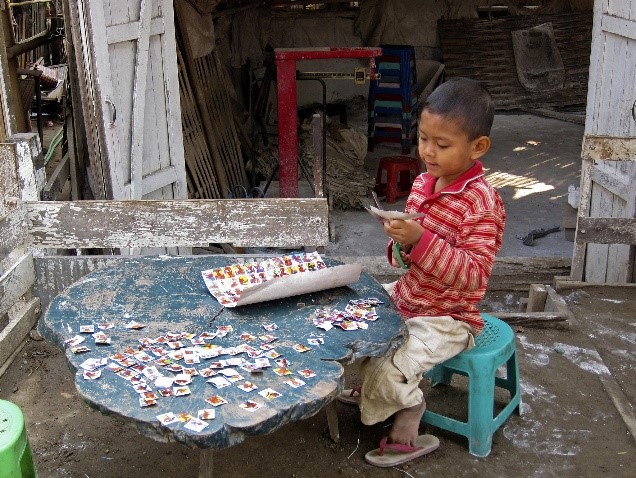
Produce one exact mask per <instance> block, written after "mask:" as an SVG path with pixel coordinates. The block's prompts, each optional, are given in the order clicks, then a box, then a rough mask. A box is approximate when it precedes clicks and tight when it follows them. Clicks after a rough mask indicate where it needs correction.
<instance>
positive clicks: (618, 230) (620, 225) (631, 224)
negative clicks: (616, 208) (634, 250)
mask: <svg viewBox="0 0 636 478" xmlns="http://www.w3.org/2000/svg"><path fill="white" fill-rule="evenodd" d="M576 242H577V243H588V244H589V243H592V244H632V245H633V244H636V219H624V218H616V217H579V219H578V227H577V230H576Z"/></svg>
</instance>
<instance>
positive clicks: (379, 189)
mask: <svg viewBox="0 0 636 478" xmlns="http://www.w3.org/2000/svg"><path fill="white" fill-rule="evenodd" d="M385 171H386V182H383V181H382V179H383V176H384V172H385ZM419 173H420V166H419V162H418V161H417V159H415V158H412V157H410V156H387V157H384V158H382V159H380V165H379V166H378V173H377V175H376V177H375V192H376V193H377V194H378V196H386V202H387V203H394V202H395V200H396V199H397V198H399V197H403V196H408V194H409V192H411V184H413V180H414V179H415V176H417V175H418V174H419Z"/></svg>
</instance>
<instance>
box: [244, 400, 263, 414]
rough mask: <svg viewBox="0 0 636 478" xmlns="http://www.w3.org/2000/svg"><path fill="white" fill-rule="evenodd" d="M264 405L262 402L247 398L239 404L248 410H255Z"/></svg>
mask: <svg viewBox="0 0 636 478" xmlns="http://www.w3.org/2000/svg"><path fill="white" fill-rule="evenodd" d="M262 406H263V405H262V404H260V403H258V402H255V401H253V400H247V401H245V402H243V403H241V404H240V405H239V407H241V408H242V409H243V410H247V411H248V412H255V411H256V410H258V409H259V408H261V407H262Z"/></svg>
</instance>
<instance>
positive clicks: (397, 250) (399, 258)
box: [371, 191, 411, 269]
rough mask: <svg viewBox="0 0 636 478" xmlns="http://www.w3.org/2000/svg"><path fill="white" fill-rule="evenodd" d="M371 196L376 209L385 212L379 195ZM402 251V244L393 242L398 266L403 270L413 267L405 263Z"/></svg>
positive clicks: (373, 194)
mask: <svg viewBox="0 0 636 478" xmlns="http://www.w3.org/2000/svg"><path fill="white" fill-rule="evenodd" d="M371 195H372V196H373V202H374V203H375V207H377V208H378V209H380V210H381V211H382V210H384V209H383V208H382V206H381V205H380V201H379V200H378V195H377V194H376V193H375V191H371ZM400 251H402V244H400V243H399V242H397V241H393V257H395V260H397V262H398V264H399V265H400V267H401V268H402V269H408V268H409V267H411V265H410V264H405V263H404V261H403V260H402V256H401V255H400Z"/></svg>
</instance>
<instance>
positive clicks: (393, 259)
mask: <svg viewBox="0 0 636 478" xmlns="http://www.w3.org/2000/svg"><path fill="white" fill-rule="evenodd" d="M400 258H401V259H402V262H403V263H404V265H405V266H406V267H407V268H408V267H409V266H410V265H411V257H410V256H409V255H408V254H407V253H406V252H404V251H403V250H402V249H400ZM391 266H393V267H396V268H400V267H402V265H401V264H400V263H399V262H398V260H397V258H396V257H395V248H394V247H392V248H391Z"/></svg>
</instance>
